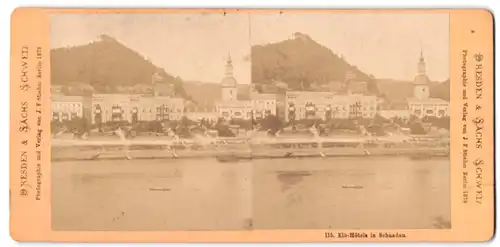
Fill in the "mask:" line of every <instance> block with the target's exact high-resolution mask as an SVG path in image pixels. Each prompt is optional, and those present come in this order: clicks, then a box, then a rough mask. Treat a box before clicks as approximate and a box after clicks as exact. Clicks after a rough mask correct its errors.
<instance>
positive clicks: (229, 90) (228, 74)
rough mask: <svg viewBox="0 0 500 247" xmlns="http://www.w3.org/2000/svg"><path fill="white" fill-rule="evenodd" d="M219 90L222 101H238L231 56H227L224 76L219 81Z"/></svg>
mask: <svg viewBox="0 0 500 247" xmlns="http://www.w3.org/2000/svg"><path fill="white" fill-rule="evenodd" d="M221 90H222V92H221V97H222V100H223V101H233V100H237V99H238V98H237V96H238V83H237V82H236V79H235V78H234V75H233V61H232V59H231V54H228V58H227V62H226V71H225V75H224V78H223V79H222V81H221Z"/></svg>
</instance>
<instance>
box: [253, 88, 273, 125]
mask: <svg viewBox="0 0 500 247" xmlns="http://www.w3.org/2000/svg"><path fill="white" fill-rule="evenodd" d="M250 97H251V101H252V102H251V104H252V106H253V118H254V119H255V120H260V119H263V118H265V117H266V116H268V115H274V116H276V115H277V112H276V110H277V100H276V94H262V93H258V92H252V93H251V95H250Z"/></svg>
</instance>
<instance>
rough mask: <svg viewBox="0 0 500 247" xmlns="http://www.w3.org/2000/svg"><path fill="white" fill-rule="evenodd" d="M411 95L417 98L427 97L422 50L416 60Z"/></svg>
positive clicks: (427, 81) (426, 81) (427, 82)
mask: <svg viewBox="0 0 500 247" xmlns="http://www.w3.org/2000/svg"><path fill="white" fill-rule="evenodd" d="M413 97H414V98H416V99H419V100H425V99H428V98H429V78H428V77H427V73H426V71H425V59H424V54H423V52H422V51H421V52H420V59H419V61H418V68H417V76H416V77H415V80H414V81H413Z"/></svg>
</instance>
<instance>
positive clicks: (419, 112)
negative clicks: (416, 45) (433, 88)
mask: <svg viewBox="0 0 500 247" xmlns="http://www.w3.org/2000/svg"><path fill="white" fill-rule="evenodd" d="M429 81H430V80H429V78H428V77H427V74H426V69H425V60H424V56H423V53H420V59H419V62H418V70H417V76H416V77H415V79H414V81H413V83H414V84H413V85H414V87H413V98H411V99H408V109H409V112H410V114H411V115H412V116H415V117H417V118H423V117H437V118H441V117H447V116H449V115H450V112H449V108H450V103H449V102H448V101H445V100H443V99H438V98H430V90H429Z"/></svg>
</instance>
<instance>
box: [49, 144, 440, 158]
mask: <svg viewBox="0 0 500 247" xmlns="http://www.w3.org/2000/svg"><path fill="white" fill-rule="evenodd" d="M98 153H99V156H98V157H96V155H97V154H98ZM128 155H129V157H130V158H132V159H204V158H211V157H212V158H217V159H219V161H233V160H253V159H290V158H306V157H376V156H406V157H409V158H414V159H428V158H448V157H449V152H448V149H446V148H358V147H352V148H351V147H344V148H265V147H246V148H243V147H239V148H237V147H232V148H231V147H227V148H226V147H223V148H212V149H205V150H191V149H179V150H172V149H167V148H164V147H156V148H154V149H139V150H134V149H133V147H131V148H130V149H129V151H128ZM125 158H126V156H125V153H124V148H123V147H115V148H112V147H108V148H98V147H93V148H78V147H66V148H57V147H53V148H52V160H53V161H68V160H93V159H99V160H101V159H102V160H119V159H125Z"/></svg>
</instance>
